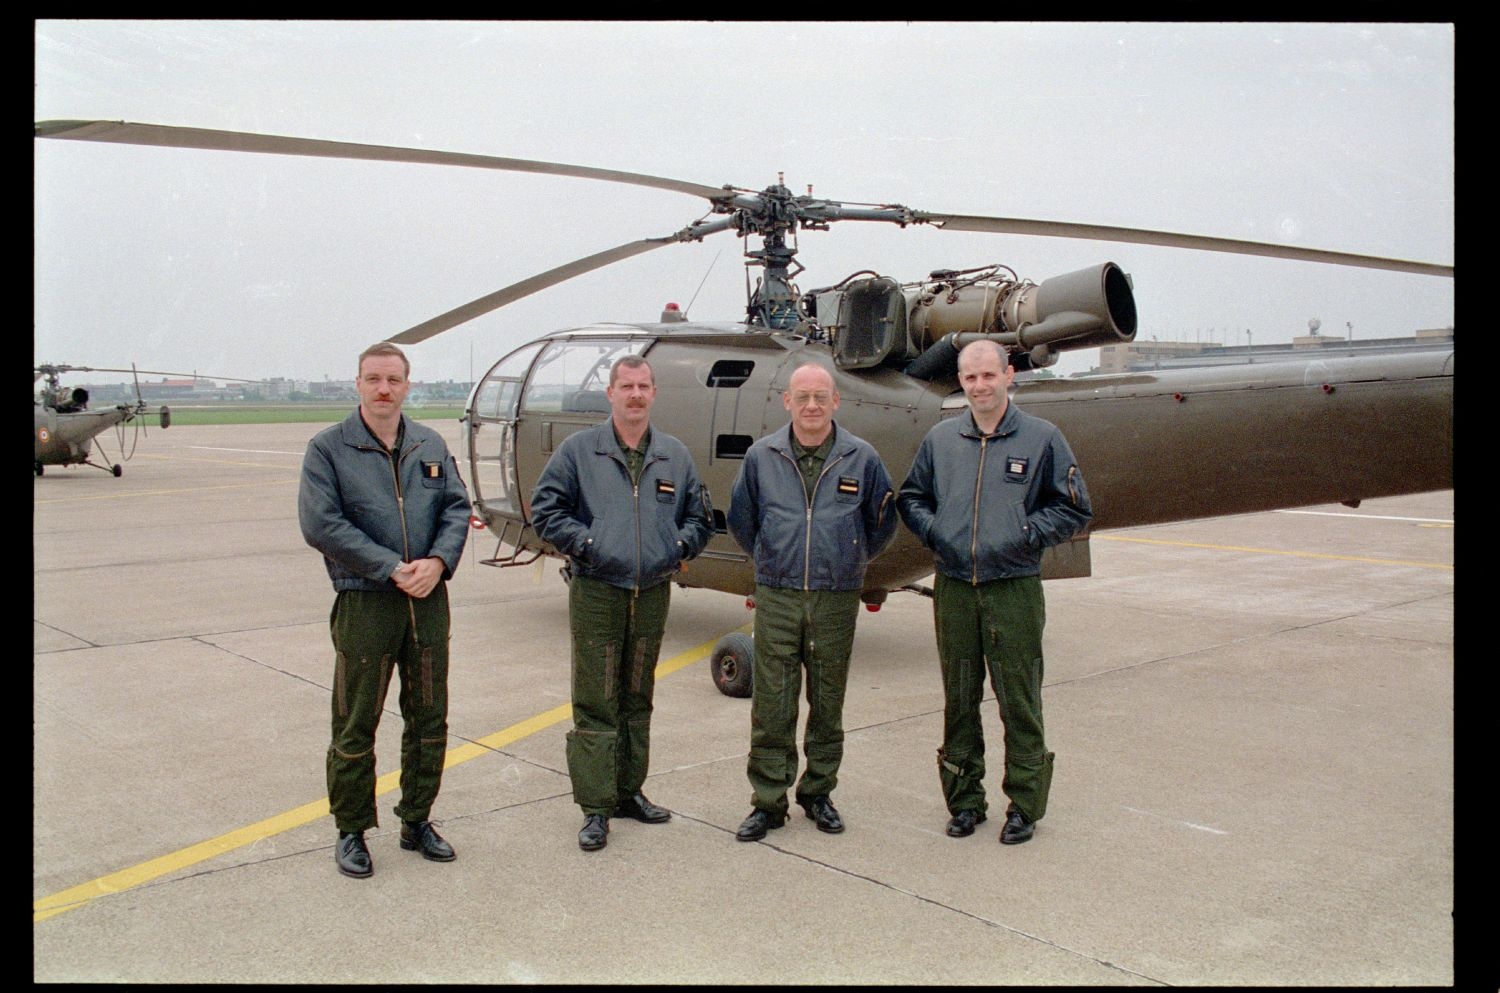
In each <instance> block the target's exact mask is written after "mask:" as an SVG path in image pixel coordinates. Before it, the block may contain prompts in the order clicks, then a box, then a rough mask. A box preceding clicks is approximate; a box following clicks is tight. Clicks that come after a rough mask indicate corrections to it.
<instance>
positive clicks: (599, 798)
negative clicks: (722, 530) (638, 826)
mask: <svg viewBox="0 0 1500 993" xmlns="http://www.w3.org/2000/svg"><path fill="white" fill-rule="evenodd" d="M606 395H607V396H608V398H609V407H610V417H609V420H607V421H605V422H604V423H602V424H599V425H597V426H596V427H592V428H589V429H587V430H584V431H578V432H576V433H574V434H571V435H569V436H568V437H567V438H565V439H563V442H562V444H560V445H558V446H557V450H556V451H555V452H553V453H552V457H551V458H550V459H548V460H547V465H546V467H545V468H544V469H543V470H542V475H541V478H540V479H538V480H537V484H536V490H535V491H534V492H533V494H532V497H531V524H532V527H533V528H535V529H536V533H537V534H538V535H540V536H541V538H542V539H543V540H544V541H546V542H548V543H550V544H551V545H552V547H553V548H555V549H557V550H558V551H559V552H562V553H563V554H564V555H566V556H568V560H569V568H570V570H571V572H572V579H571V580H570V581H569V583H568V622H569V626H570V627H571V629H572V643H573V665H572V669H573V676H572V680H573V691H572V697H573V730H571V731H569V732H568V736H567V758H568V777H569V778H570V779H571V780H572V782H573V799H574V801H575V802H576V803H577V804H578V806H579V807H580V808H582V810H583V815H584V816H583V828H582V829H581V830H580V831H579V832H578V847H580V848H582V849H583V850H584V851H586V852H592V851H598V850H599V849H601V848H603V847H604V846H605V844H607V842H608V836H609V818H610V817H630V818H632V819H634V820H638V821H642V822H644V823H647V824H660V823H662V822H663V821H666V820H668V819H669V818H670V817H671V816H672V812H671V811H669V810H667V809H666V808H665V807H659V806H657V805H656V804H654V803H652V802H651V801H650V800H648V799H646V795H645V794H644V793H643V792H641V787H642V785H643V784H644V783H645V781H646V772H647V767H648V765H649V761H650V746H651V698H652V695H653V692H654V690H655V687H656V659H657V656H658V654H659V653H660V651H661V638H662V632H663V630H664V629H665V628H666V624H667V607H668V605H669V604H670V602H671V592H672V583H671V579H672V577H673V576H675V575H676V574H677V572H678V571H679V570H681V569H682V564H683V563H684V562H686V561H688V560H689V559H691V558H694V557H695V556H697V554H698V553H699V552H701V551H702V550H703V546H705V545H707V544H708V539H709V537H710V536H712V534H713V508H712V505H711V504H710V503H709V497H708V487H706V486H704V485H703V483H702V482H701V481H700V480H699V478H698V470H697V467H696V466H694V465H693V457H692V455H691V454H689V452H688V450H687V446H685V445H684V444H683V443H682V442H680V441H678V440H677V439H676V438H674V437H672V436H671V435H669V434H667V433H666V432H665V431H657V430H653V429H652V427H651V405H652V404H653V403H655V402H656V379H655V376H654V375H653V373H652V371H651V366H650V365H649V364H648V363H647V362H646V360H645V359H643V358H641V357H640V356H637V355H627V356H625V357H624V358H621V359H619V360H617V361H616V362H615V363H614V365H613V366H611V367H610V370H609V389H608V390H606Z"/></svg>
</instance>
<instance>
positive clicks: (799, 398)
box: [792, 392, 833, 407]
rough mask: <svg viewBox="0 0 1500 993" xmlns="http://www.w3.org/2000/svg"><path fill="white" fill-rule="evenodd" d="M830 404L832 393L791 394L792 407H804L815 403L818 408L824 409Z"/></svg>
mask: <svg viewBox="0 0 1500 993" xmlns="http://www.w3.org/2000/svg"><path fill="white" fill-rule="evenodd" d="M832 402H833V394H832V393H823V392H819V393H802V392H797V393H793V394H792V406H793V407H806V406H807V405H808V404H810V403H815V404H817V405H818V406H819V407H826V406H828V405H829V404H830V403H832Z"/></svg>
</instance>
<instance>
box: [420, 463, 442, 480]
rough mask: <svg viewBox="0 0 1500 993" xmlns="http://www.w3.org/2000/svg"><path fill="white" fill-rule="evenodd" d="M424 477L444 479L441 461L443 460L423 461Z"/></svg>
mask: <svg viewBox="0 0 1500 993" xmlns="http://www.w3.org/2000/svg"><path fill="white" fill-rule="evenodd" d="M422 478H423V479H442V478H443V463H441V462H423V463H422Z"/></svg>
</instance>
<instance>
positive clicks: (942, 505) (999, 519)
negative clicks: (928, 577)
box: [896, 402, 1094, 585]
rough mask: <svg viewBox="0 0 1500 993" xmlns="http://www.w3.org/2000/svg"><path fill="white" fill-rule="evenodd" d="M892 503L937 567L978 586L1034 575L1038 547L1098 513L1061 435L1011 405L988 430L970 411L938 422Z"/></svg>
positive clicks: (1037, 570) (1038, 563) (1075, 529)
mask: <svg viewBox="0 0 1500 993" xmlns="http://www.w3.org/2000/svg"><path fill="white" fill-rule="evenodd" d="M896 505H897V508H898V509H899V510H900V513H901V518H902V520H904V521H905V522H906V526H907V527H908V528H910V529H911V531H912V533H913V534H915V535H916V536H917V538H918V539H919V540H920V541H921V542H922V544H923V545H925V546H927V547H928V548H929V549H931V550H932V552H933V557H934V563H933V564H934V566H935V567H936V568H937V571H938V572H941V573H942V574H943V575H945V576H948V577H949V578H951V579H959V580H963V581H964V582H968V583H973V584H976V585H977V584H979V583H984V582H988V581H990V580H992V579H1011V578H1016V577H1019V576H1035V575H1038V574H1039V573H1040V572H1041V562H1042V549H1044V548H1046V547H1047V546H1049V545H1056V544H1058V543H1060V542H1063V541H1066V540H1068V539H1069V538H1071V537H1072V536H1073V535H1074V534H1076V533H1077V532H1078V531H1080V530H1082V529H1083V528H1084V526H1085V525H1087V524H1088V522H1089V521H1090V520H1092V519H1093V516H1094V515H1093V508H1092V507H1091V505H1090V503H1089V494H1088V490H1087V489H1086V488H1085V487H1084V483H1083V473H1081V472H1080V471H1079V469H1078V463H1077V461H1076V460H1075V459H1074V458H1073V450H1072V449H1071V448H1069V447H1068V442H1067V439H1066V438H1064V437H1063V434H1062V432H1061V431H1059V430H1058V429H1057V427H1056V426H1055V425H1053V424H1052V423H1050V422H1048V421H1044V420H1042V419H1041V418H1039V417H1033V416H1032V415H1030V414H1027V413H1024V412H1022V411H1021V410H1020V409H1019V408H1017V407H1016V405H1015V403H1013V402H1012V403H1009V404H1008V405H1007V406H1006V410H1005V415H1004V416H1003V417H1002V418H1001V419H1000V423H999V425H997V426H996V429H995V432H994V433H993V434H989V435H986V434H983V433H982V432H981V431H980V430H979V428H978V427H977V426H976V425H975V423H974V415H973V413H972V411H970V412H966V413H964V414H962V415H959V416H957V417H951V418H949V419H948V420H945V421H939V422H938V423H937V424H936V425H934V426H933V428H932V430H931V431H928V432H927V437H925V438H923V439H922V444H921V446H920V447H919V448H918V449H917V456H916V458H915V460H913V462H912V466H911V472H909V473H908V474H907V476H906V481H905V482H904V483H902V484H901V490H900V492H899V494H898V495H897V498H896Z"/></svg>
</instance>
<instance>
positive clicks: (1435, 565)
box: [1090, 534, 1453, 572]
mask: <svg viewBox="0 0 1500 993" xmlns="http://www.w3.org/2000/svg"><path fill="white" fill-rule="evenodd" d="M1090 537H1091V538H1093V539H1094V540H1096V541H1128V542H1131V543H1133V544H1137V545H1171V546H1172V547H1174V548H1207V549H1211V550H1213V551H1216V552H1254V553H1256V554H1258V555H1290V556H1292V557H1293V558H1299V559H1337V560H1339V561H1342V562H1371V563H1374V564H1375V565H1408V566H1413V567H1415V568H1417V569H1446V570H1447V571H1449V572H1452V571H1453V566H1451V565H1447V564H1445V563H1442V562H1409V561H1406V560H1404V559H1372V558H1366V557H1365V556H1362V555H1329V554H1327V553H1325V552H1299V551H1294V550H1288V549H1283V548H1246V547H1244V546H1241V545H1210V544H1205V543H1202V542H1196V541H1165V540H1163V539H1161V538H1126V537H1124V536H1122V535H1115V534H1096V535H1090Z"/></svg>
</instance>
